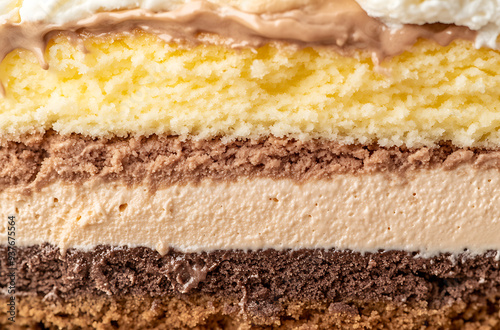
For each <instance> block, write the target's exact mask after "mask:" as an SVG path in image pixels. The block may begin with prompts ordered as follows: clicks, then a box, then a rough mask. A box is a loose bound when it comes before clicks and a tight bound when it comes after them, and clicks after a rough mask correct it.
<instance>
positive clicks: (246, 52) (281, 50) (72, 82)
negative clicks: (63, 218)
mask: <svg viewBox="0 0 500 330" xmlns="http://www.w3.org/2000/svg"><path fill="white" fill-rule="evenodd" d="M84 44H85V48H86V49H87V52H83V51H82V50H81V49H80V48H79V47H78V46H77V45H73V44H72V43H71V42H69V41H68V40H66V39H65V38H64V37H59V38H56V39H55V40H54V41H53V42H51V43H50V45H49V47H48V49H47V51H46V57H47V60H48V63H49V65H50V68H49V69H48V70H46V71H45V70H43V69H42V68H41V67H40V64H39V63H38V61H37V60H36V58H35V56H34V55H33V54H32V53H29V52H27V51H22V50H16V51H14V52H12V53H11V54H10V55H9V56H8V57H7V58H6V60H5V61H4V62H3V63H2V64H1V65H0V80H1V81H2V82H3V85H4V87H5V91H6V97H4V98H2V99H0V131H1V132H2V134H3V135H8V136H14V137H15V136H19V135H21V134H25V133H33V132H44V131H46V130H49V129H54V130H56V131H58V132H60V133H63V134H69V133H81V134H84V135H88V136H94V137H95V136H109V135H113V134H115V135H118V136H127V135H129V134H132V135H151V134H155V133H156V134H173V135H181V136H188V135H193V136H196V137H200V138H205V137H212V136H221V135H224V136H226V137H228V138H238V137H249V136H263V135H269V134H272V135H274V136H276V137H283V136H286V135H288V136H293V137H296V138H299V139H307V138H311V137H324V138H327V139H332V140H333V139H336V140H338V141H341V142H345V143H356V142H359V143H362V144H365V143H370V142H374V141H377V142H378V143H379V144H380V145H384V146H392V145H398V146H399V145H403V144H405V145H407V146H409V147H412V146H421V145H433V144H435V143H436V142H439V141H443V140H444V141H447V140H449V141H451V142H452V143H454V144H456V145H458V146H473V145H495V144H496V145H498V144H500V131H499V123H500V112H499V109H500V89H499V88H498V86H499V85H500V83H499V81H500V74H499V73H500V65H499V63H500V61H499V60H500V54H499V53H498V52H497V51H494V50H488V49H479V50H477V49H475V48H474V46H473V44H472V43H471V42H467V41H456V42H454V43H452V44H451V45H450V46H447V47H441V46H439V45H437V44H434V43H431V42H425V41H422V42H420V43H419V44H418V45H416V46H415V47H414V49H412V51H410V52H406V53H404V54H401V55H399V56H396V57H394V58H393V59H390V60H387V61H384V62H383V63H382V64H381V66H380V67H376V66H375V65H374V63H373V62H372V60H371V59H369V58H366V56H360V58H358V59H356V58H354V57H343V56H341V55H338V54H336V53H335V52H334V51H331V50H327V49H322V48H319V47H318V48H305V49H302V50H296V49H291V48H290V49H288V48H286V47H275V46H272V45H268V46H265V47H261V48H258V49H256V50H255V51H252V50H250V49H240V50H233V49H229V48H227V47H225V46H218V45H200V46H197V47H180V46H178V45H174V44H168V43H165V42H163V41H160V40H158V39H157V38H155V37H154V36H151V35H147V34H141V35H135V36H122V37H120V36H114V37H113V38H112V39H111V38H87V39H85V42H84ZM110 68H113V69H112V70H110ZM28 77H29V78H28ZM75 95H77V97H75Z"/></svg>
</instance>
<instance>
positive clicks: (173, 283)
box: [0, 245, 500, 329]
mask: <svg viewBox="0 0 500 330" xmlns="http://www.w3.org/2000/svg"><path fill="white" fill-rule="evenodd" d="M0 255H1V258H0V262H1V276H2V281H1V283H2V284H1V285H2V292H4V294H5V293H6V288H7V287H6V283H8V271H7V269H8V264H7V262H8V259H7V248H6V247H2V248H0ZM17 260H18V264H17V268H16V276H17V278H16V299H17V300H16V302H17V305H16V308H17V317H16V323H15V324H11V323H9V322H8V320H7V314H6V313H7V311H8V305H7V302H8V299H10V297H9V296H7V295H3V296H2V298H1V299H2V303H1V306H2V307H1V308H0V313H1V315H2V321H1V322H2V323H1V325H2V326H4V327H6V326H7V327H12V326H13V325H15V326H24V325H26V326H29V327H35V328H36V327H38V328H40V329H43V328H68V329H81V328H98V329H116V328H123V329H132V328H137V329H144V328H149V329H151V328H158V329H171V328H190V327H201V328H203V327H205V328H224V329H227V328H241V327H243V328H248V327H262V326H270V327H284V328H297V327H302V328H304V329H310V328H335V327H337V328H346V327H347V328H355V327H358V328H368V329H370V328H375V329H378V328H398V329H403V328H405V329H415V328H421V327H430V328H433V327H434V328H443V329H449V328H457V329H461V328H477V329H498V328H499V327H500V262H499V260H498V258H497V257H496V253H495V252H490V253H486V254H483V255H480V256H471V255H467V254H463V255H460V256H458V257H457V256H452V255H449V254H442V255H439V256H435V257H432V258H421V257H420V256H418V254H417V253H407V252H402V251H386V252H382V251H381V252H378V253H366V254H360V253H356V252H351V251H335V250H299V251H276V250H264V251H250V252H244V251H214V252H210V253H188V254H185V253H180V252H177V251H174V250H171V251H170V252H169V253H167V254H166V255H164V256H162V255H160V254H158V253H157V252H155V251H153V250H151V249H148V248H125V247H121V248H112V247H109V246H100V247H97V248H95V249H94V250H92V251H88V252H83V251H79V250H68V251H67V252H66V253H65V254H61V253H60V251H59V249H57V248H55V247H52V246H49V245H45V246H33V247H28V248H19V249H18V255H17Z"/></svg>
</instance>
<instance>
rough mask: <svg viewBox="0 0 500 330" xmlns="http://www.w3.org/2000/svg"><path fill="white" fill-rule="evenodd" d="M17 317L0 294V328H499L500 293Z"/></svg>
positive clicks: (62, 304)
mask: <svg viewBox="0 0 500 330" xmlns="http://www.w3.org/2000/svg"><path fill="white" fill-rule="evenodd" d="M17 302H18V304H17V307H18V309H17V317H16V322H15V323H10V322H9V321H8V320H7V317H5V313H6V312H7V308H8V305H7V300H6V299H4V298H0V328H2V329H3V328H7V329H26V328H28V329H40V330H46V329H99V330H104V329H127V330H130V329H224V330H231V329H270V328H277V329H302V330H309V329H456V330H459V329H460V330H462V329H467V330H472V329H478V330H496V329H499V327H500V314H499V313H498V311H499V310H500V296H496V297H490V298H489V299H484V300H483V301H479V302H472V303H469V304H466V303H464V302H457V303H454V304H452V305H449V306H444V307H442V308H439V309H432V308H428V306H427V305H426V304H425V303H424V302H422V303H400V304H393V303H390V302H378V303H370V302H359V301H358V302H351V303H349V304H343V303H329V302H318V303H302V302H292V303H288V304H286V308H285V309H284V310H283V312H282V313H281V315H280V316H279V317H265V318H259V317H251V316H248V314H244V313H241V307H240V304H239V302H238V301H232V300H230V299H214V298H213V297H208V296H197V297H191V298H189V299H185V298H184V299H179V298H171V297H168V298H148V297H134V296H129V297H124V298H114V297H103V296H101V297H78V298H72V299H65V300H62V299H44V298H43V297H39V296H23V297H18V301H17Z"/></svg>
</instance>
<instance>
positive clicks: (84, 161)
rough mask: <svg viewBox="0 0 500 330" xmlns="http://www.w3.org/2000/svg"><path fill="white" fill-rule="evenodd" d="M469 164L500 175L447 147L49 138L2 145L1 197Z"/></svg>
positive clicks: (486, 158) (479, 156) (479, 158)
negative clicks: (97, 185)
mask: <svg viewBox="0 0 500 330" xmlns="http://www.w3.org/2000/svg"><path fill="white" fill-rule="evenodd" d="M466 164H467V165H472V166H473V167H474V168H477V169H485V170H487V169H493V168H497V169H500V152H499V151H498V149H491V150H488V149H479V148H459V147H457V146H454V145H452V144H450V143H445V142H441V143H439V144H438V145H437V146H436V147H434V148H425V147H424V148H407V147H405V146H403V147H391V148H387V147H381V146H379V145H375V144H374V145H367V146H363V145H344V144H340V143H338V142H333V141H329V140H324V139H316V140H309V141H298V140H294V139H287V138H276V137H266V138H260V139H244V140H239V141H232V142H224V141H222V140H221V139H218V138H214V139H209V140H192V139H189V140H183V139H181V138H179V137H176V136H157V135H153V136H150V137H147V138H146V137H139V138H132V137H128V138H117V137H115V138H111V139H107V138H90V137H85V136H82V135H77V134H72V135H70V136H62V135H60V134H57V133H56V132H54V131H50V132H47V133H46V134H44V135H32V136H27V137H24V138H23V139H22V140H21V141H20V142H13V141H8V140H5V139H4V140H1V139H0V190H2V189H5V188H9V187H14V186H21V187H24V188H27V189H28V188H35V189H40V188H42V187H45V186H47V185H49V184H50V183H54V182H56V181H63V182H66V183H71V184H74V183H82V182H85V181H88V180H92V179H94V180H96V179H99V180H102V181H105V182H110V181H118V182H121V183H124V184H126V185H128V186H130V185H133V184H146V185H148V186H150V187H155V188H162V187H165V186H169V185H173V184H179V183H181V184H183V183H187V182H196V183H198V182H200V181H202V180H203V179H207V178H208V179H212V180H223V181H235V180H237V179H238V178H241V177H246V178H256V177H257V178H272V179H292V180H293V181H296V182H298V183H300V182H305V181H308V180H322V179H331V178H332V177H333V176H335V175H338V174H373V173H377V172H392V173H396V174H399V175H401V176H403V175H404V174H406V173H407V172H413V171H416V170H430V169H435V168H442V169H444V170H453V169H456V168H457V167H459V166H461V165H466Z"/></svg>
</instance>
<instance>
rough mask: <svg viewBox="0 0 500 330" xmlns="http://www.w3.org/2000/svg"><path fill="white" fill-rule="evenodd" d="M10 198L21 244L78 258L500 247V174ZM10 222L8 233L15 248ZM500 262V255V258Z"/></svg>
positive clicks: (107, 189)
mask: <svg viewBox="0 0 500 330" xmlns="http://www.w3.org/2000/svg"><path fill="white" fill-rule="evenodd" d="M21 190H22V189H21V188H8V189H5V190H4V191H2V192H0V215H1V217H2V218H3V219H5V220H7V218H8V216H10V215H14V216H15V217H16V220H17V221H16V224H17V228H16V235H17V236H16V245H17V246H19V247H22V246H30V245H37V244H43V243H50V244H53V245H55V246H58V247H59V248H61V250H63V251H66V250H67V249H69V248H76V249H83V250H90V249H92V248H94V247H95V246H97V245H101V244H102V245H112V246H129V247H136V246H146V247H150V248H152V249H156V250H157V251H158V252H159V253H161V254H164V253H166V252H168V250H169V249H170V248H175V249H177V250H180V251H182V252H202V251H213V250H228V249H242V250H257V249H268V248H272V249H278V250H281V249H302V248H314V249H316V248H322V249H330V248H335V249H339V250H345V249H348V250H353V251H357V252H377V251H379V250H381V249H382V250H404V251H408V252H419V255H420V256H422V257H430V256H433V255H437V254H439V253H451V254H456V255H458V254H463V253H464V252H465V253H468V254H481V253H485V252H486V251H489V250H497V251H500V171H498V170H494V169H491V170H478V169H474V168H473V167H471V166H467V165H464V166H461V167H459V168H457V169H455V170H451V171H445V170H443V169H433V170H420V171H415V172H414V173H411V174H409V175H406V176H404V177H403V176H398V175H396V174H395V173H392V174H391V173H390V172H387V173H375V174H362V175H336V176H334V177H333V178H331V179H328V180H326V179H325V180H312V181H307V182H305V183H300V184H299V183H297V182H294V181H293V180H290V179H279V180H278V179H271V178H241V179H239V180H237V181H235V182H224V181H222V182H221V181H212V180H209V179H205V180H204V181H202V182H201V183H199V184H194V183H188V184H183V185H181V184H179V185H172V186H169V187H166V188H162V189H159V190H156V191H151V190H150V189H149V188H148V186H146V185H136V186H125V185H123V184H121V183H118V182H99V181H97V180H94V181H87V182H85V183H82V184H74V185H72V184H67V183H62V182H57V181H56V182H54V183H52V184H50V185H48V186H46V187H44V188H42V189H41V190H39V191H36V192H32V193H31V194H23V193H22V192H21ZM7 229H8V223H7V221H3V222H2V225H1V226H0V244H7V234H8V231H7ZM497 255H500V253H497Z"/></svg>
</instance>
